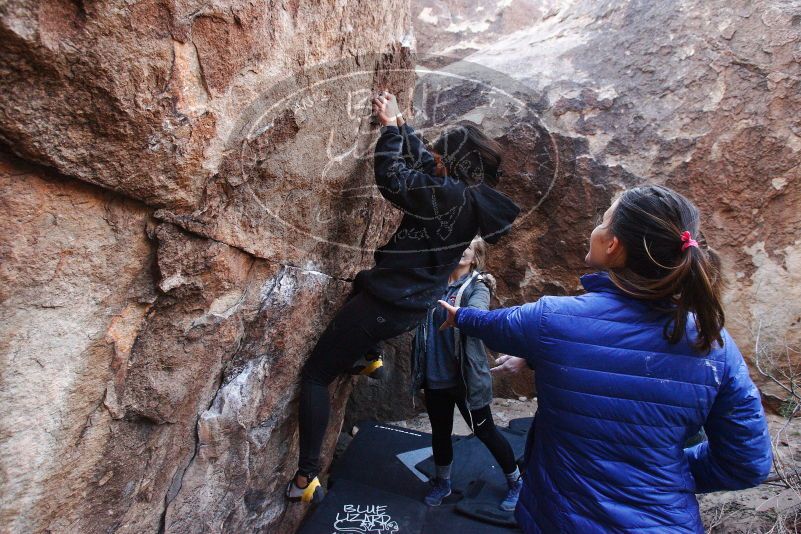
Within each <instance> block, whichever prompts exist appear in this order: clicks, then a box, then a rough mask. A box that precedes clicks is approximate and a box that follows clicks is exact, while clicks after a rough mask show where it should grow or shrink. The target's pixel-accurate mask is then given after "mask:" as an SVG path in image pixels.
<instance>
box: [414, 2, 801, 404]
mask: <svg viewBox="0 0 801 534" xmlns="http://www.w3.org/2000/svg"><path fill="white" fill-rule="evenodd" d="M412 13H414V14H415V16H414V18H413V25H414V27H415V35H416V45H417V52H418V54H419V55H420V57H419V59H418V63H420V64H424V65H428V66H429V67H431V68H432V69H433V70H435V71H437V72H439V73H440V77H441V76H442V75H443V73H448V72H454V71H458V72H470V71H474V72H479V73H481V72H484V73H485V74H486V72H489V71H493V72H495V74H494V75H493V76H494V79H495V80H499V79H500V80H504V82H502V83H500V84H498V83H496V84H494V85H501V86H503V85H504V83H505V84H507V85H509V86H513V84H512V83H511V82H509V81H508V79H509V78H511V79H513V80H514V81H516V82H519V84H520V85H519V86H516V87H515V90H516V91H519V92H515V93H514V95H515V97H517V98H519V99H520V100H524V101H526V102H527V103H528V112H529V113H530V115H531V116H532V117H533V118H532V119H531V120H528V119H525V120H518V121H516V122H512V123H508V122H506V121H504V120H503V118H504V117H505V116H508V112H507V110H505V109H503V108H502V107H500V106H498V105H497V103H495V104H491V103H490V102H489V100H488V99H487V98H486V95H487V94H490V93H492V91H490V90H487V89H486V88H484V89H475V90H470V89H469V88H470V87H471V84H470V83H463V84H462V91H463V94H462V95H461V96H460V98H458V99H456V100H457V102H455V103H450V104H447V105H443V106H442V107H441V109H440V115H441V116H443V117H447V120H453V119H454V118H470V119H473V120H476V121H477V122H479V123H480V124H482V125H483V126H485V127H487V128H489V129H490V130H492V131H494V135H495V136H496V137H497V138H498V139H502V140H503V141H504V144H505V145H506V146H507V147H508V150H507V152H506V154H505V156H506V161H507V163H506V165H505V170H506V171H507V175H506V178H505V179H504V180H506V185H505V186H504V187H507V188H509V189H510V190H514V189H515V188H519V186H520V184H521V183H525V179H521V178H520V176H523V177H526V176H531V172H532V169H531V165H532V157H531V154H535V155H539V156H537V157H535V158H534V159H535V160H537V158H539V160H540V161H541V160H542V157H541V156H542V155H543V151H542V149H541V148H533V149H532V147H531V143H533V142H535V139H542V138H543V136H544V135H548V136H550V137H551V138H552V140H553V144H554V146H555V147H556V148H555V149H553V150H552V151H551V154H559V155H560V156H561V157H560V158H559V161H558V166H557V167H558V169H557V171H556V173H557V176H556V178H555V180H554V182H553V184H552V188H551V189H550V192H549V194H548V195H547V198H546V199H544V200H542V202H541V204H539V205H538V207H537V208H536V210H535V211H534V212H533V214H532V216H531V217H529V218H528V219H525V220H524V221H523V222H521V223H520V224H519V225H518V226H517V228H516V229H515V230H514V231H513V233H512V235H511V236H510V237H509V239H507V240H506V241H505V242H504V246H502V247H496V248H495V249H493V250H492V252H491V260H490V263H491V270H492V271H493V272H494V273H495V274H496V275H497V276H498V278H499V286H500V289H499V291H498V298H499V301H500V303H504V304H514V303H520V302H524V301H528V300H533V299H536V298H538V297H539V296H541V295H546V294H549V295H554V294H555V295H559V294H571V293H575V292H577V291H580V286H579V285H578V275H579V274H581V273H582V272H586V269H585V267H584V262H583V258H584V255H585V253H586V251H587V245H588V237H589V233H590V231H591V229H592V227H593V226H594V224H595V219H596V217H597V216H598V215H599V214H600V213H602V212H603V211H604V210H605V209H606V208H607V207H608V206H609V204H610V201H611V199H612V197H613V195H614V194H615V193H616V192H617V191H619V190H622V189H624V188H626V187H630V186H632V185H637V184H645V183H656V184H665V185H667V186H669V187H672V188H674V189H676V190H678V191H680V192H682V193H684V194H686V195H687V196H689V197H690V198H691V199H692V200H693V201H694V202H695V203H696V204H697V205H698V206H699V207H700V209H701V211H702V214H703V222H704V228H705V232H706V235H707V238H708V240H709V241H710V242H711V244H712V245H713V246H714V247H715V248H716V249H717V250H718V251H719V252H720V253H721V254H722V256H723V258H724V263H725V265H726V272H725V277H726V280H727V282H728V287H727V289H726V293H725V301H726V309H727V326H728V328H729V329H730V331H731V332H732V334H733V335H734V337H735V339H736V341H737V342H738V344H739V346H740V348H741V349H742V351H743V353H744V354H746V356H747V357H748V358H752V359H753V357H754V355H755V350H754V349H755V343H756V342H757V341H758V342H759V351H758V353H759V354H760V357H761V358H762V360H763V361H765V360H767V359H776V358H784V359H785V360H786V357H787V354H789V355H790V357H791V358H793V357H795V358H797V354H798V352H797V351H796V352H794V351H793V350H792V349H793V348H794V347H795V348H796V349H797V348H798V343H799V342H801V339H799V336H801V328H799V325H800V324H801V304H800V303H801V279H799V262H801V118H800V117H801V113H800V112H801V67H800V66H799V65H800V64H801V48H800V47H801V6H799V5H798V4H797V3H793V2H780V1H760V2H746V1H742V2H711V3H710V2H700V1H689V2H681V3H679V4H676V3H671V2H647V3H641V2H622V3H621V2H618V3H599V2H590V1H578V0H577V1H569V0H563V1H547V0H546V1H541V2H530V1H523V0H510V1H508V2H497V3H493V4H492V5H491V6H490V5H487V6H485V7H484V8H481V6H478V7H477V6H474V5H473V6H470V5H467V4H466V3H463V2H458V1H443V2H436V1H427V0H419V1H416V2H413V8H412ZM524 14H525V15H524ZM426 54H429V55H430V56H429V57H425V56H426ZM441 54H446V55H450V56H454V57H452V58H450V59H443V58H442V57H440V55H441ZM480 76H482V77H486V76H488V75H486V76H485V75H480ZM490 85H493V84H492V83H491V84H490ZM481 93H484V94H483V95H482V94H481ZM472 108H475V109H472ZM532 131H536V132H537V135H535V136H534V137H531V138H526V135H532V134H531V132H532ZM522 132H526V133H525V135H521V133H522ZM552 159H553V158H552ZM546 163H547V162H546ZM551 165H552V164H551ZM546 167H547V165H546ZM540 170H546V176H547V175H548V172H550V171H548V169H547V168H541V169H540ZM536 180H540V181H542V180H543V176H539V177H538V178H536ZM518 192H519V193H523V194H522V196H519V197H518V198H519V199H521V200H524V201H525V199H530V200H529V201H528V205H537V204H538V203H539V201H540V200H541V199H540V197H539V196H535V197H533V198H530V197H529V194H528V193H524V192H522V191H518ZM788 345H789V347H790V350H789V351H785V347H787V346H788ZM756 375H757V373H756V372H755V376H756ZM528 380H529V378H528V377H526V378H524V379H523V380H522V381H515V382H513V385H514V387H513V389H514V390H515V391H517V392H521V391H524V390H526V385H525V383H526V382H528ZM760 380H761V377H760ZM761 383H762V385H763V387H764V389H763V391H764V392H765V393H766V394H777V395H779V396H781V391H779V390H776V389H774V388H772V387H771V386H770V384H769V381H764V380H761ZM507 385H508V383H507ZM496 386H501V385H500V384H496ZM503 387H505V386H503Z"/></svg>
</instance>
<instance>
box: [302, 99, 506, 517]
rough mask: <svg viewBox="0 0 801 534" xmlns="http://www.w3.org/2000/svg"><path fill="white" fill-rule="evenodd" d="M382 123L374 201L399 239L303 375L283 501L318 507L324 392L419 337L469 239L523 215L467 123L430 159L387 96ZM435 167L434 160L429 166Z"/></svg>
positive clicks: (493, 237) (358, 285) (489, 142)
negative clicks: (368, 358) (381, 204)
mask: <svg viewBox="0 0 801 534" xmlns="http://www.w3.org/2000/svg"><path fill="white" fill-rule="evenodd" d="M372 105H373V112H374V114H375V115H376V116H377V117H378V119H379V121H380V122H381V125H382V126H381V135H380V137H379V139H378V142H377V143H376V148H375V160H374V164H375V180H376V184H377V185H378V189H379V191H380V193H381V195H382V196H383V197H384V198H386V199H387V200H388V201H389V202H391V203H392V204H393V205H394V206H395V207H396V208H398V209H400V210H402V211H403V213H404V214H403V218H402V220H401V223H400V225H399V226H398V229H397V230H396V231H395V233H394V234H393V235H392V237H391V238H390V239H389V241H388V242H387V243H386V244H385V245H384V246H382V247H380V248H379V249H378V250H376V252H375V266H374V267H372V268H371V269H367V270H365V271H361V272H360V273H359V274H358V275H357V276H356V280H355V281H354V293H353V294H352V296H351V298H349V299H348V301H347V302H346V303H345V304H344V305H343V307H342V308H341V309H340V310H339V311H338V312H337V314H336V316H335V317H334V318H333V319H332V320H331V322H330V323H329V324H328V326H327V327H326V329H325V331H324V332H323V334H322V336H321V337H320V338H319V340H318V341H317V344H316V346H315V347H314V349H313V350H312V353H311V356H310V357H309V359H308V360H307V362H306V364H305V365H304V367H303V370H302V372H301V390H300V408H299V414H298V417H299V432H300V458H299V461H298V470H297V473H296V474H295V477H294V478H293V479H292V480H291V481H290V482H289V484H288V485H287V490H286V495H287V497H288V498H289V499H290V500H294V501H305V502H310V501H317V500H319V499H321V498H322V496H323V490H322V487H321V485H320V481H319V479H318V478H317V475H318V474H319V471H320V449H321V446H322V442H323V437H324V436H325V431H326V427H327V426H328V417H329V411H330V400H329V393H328V386H329V384H331V382H333V381H334V379H335V378H336V377H337V376H339V375H340V374H342V373H345V372H348V371H349V370H350V369H351V368H353V366H354V364H355V363H357V361H358V360H360V359H361V358H362V357H363V356H364V354H366V353H367V352H368V351H369V350H370V348H371V347H374V346H375V345H376V344H377V343H378V342H379V341H381V340H384V339H389V338H391V337H395V336H397V335H399V334H402V333H403V332H406V331H409V330H411V329H413V328H415V327H416V325H417V323H418V322H419V321H420V320H422V319H423V318H424V317H425V315H426V310H427V309H428V308H429V306H431V305H432V304H434V303H435V302H436V300H437V299H438V298H439V297H440V296H441V295H442V293H443V292H444V291H445V288H446V287H447V284H448V276H449V274H450V273H451V271H452V270H453V269H454V267H455V266H456V265H457V264H458V263H459V260H460V258H461V256H462V251H464V249H465V248H466V247H467V246H468V245H469V244H470V242H471V241H472V239H473V238H474V237H475V236H476V235H481V236H482V237H483V238H484V240H485V241H487V242H488V243H491V244H492V243H496V242H497V241H498V239H500V237H501V236H503V235H504V234H506V233H507V232H508V231H509V230H510V228H511V226H512V223H513V222H514V220H515V218H516V217H517V215H518V213H519V212H520V210H519V208H518V207H517V206H516V205H515V203H514V202H512V200H511V199H509V198H508V197H506V196H505V195H503V194H502V193H500V192H498V191H496V190H495V189H494V186H495V185H497V183H498V180H499V178H500V172H499V167H500V163H501V146H500V145H499V144H498V143H497V142H496V141H494V140H493V139H490V138H489V137H488V136H487V135H485V134H484V133H483V132H482V131H481V129H480V128H479V127H478V126H477V125H476V124H474V123H471V122H468V121H464V122H460V123H458V124H456V125H454V126H452V127H449V128H448V129H446V131H445V132H443V133H442V135H441V136H440V137H439V138H438V139H437V140H436V141H435V142H434V144H433V146H432V149H433V152H434V154H432V153H431V152H429V151H428V150H427V149H426V148H425V147H424V146H423V143H422V141H421V140H420V138H419V137H418V135H417V134H416V133H415V131H414V129H413V128H412V127H411V126H410V125H409V124H408V123H406V121H405V120H404V119H403V116H402V114H401V113H400V110H399V108H398V105H397V99H396V97H395V96H394V95H392V94H390V93H388V92H386V91H383V92H381V93H380V94H379V95H378V96H376V97H375V98H374V99H373V101H372ZM435 158H436V159H435Z"/></svg>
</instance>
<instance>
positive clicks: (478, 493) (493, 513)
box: [456, 480, 517, 527]
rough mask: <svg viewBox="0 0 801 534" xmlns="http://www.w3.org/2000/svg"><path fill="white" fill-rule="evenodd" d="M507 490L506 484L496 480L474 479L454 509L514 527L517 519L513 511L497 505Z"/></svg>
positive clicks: (497, 523)
mask: <svg viewBox="0 0 801 534" xmlns="http://www.w3.org/2000/svg"><path fill="white" fill-rule="evenodd" d="M507 491H508V489H507V485H506V484H505V483H499V482H498V481H497V480H475V481H473V482H471V483H470V485H469V486H468V487H467V490H466V491H465V495H464V498H463V499H462V500H461V501H459V502H458V503H457V504H456V510H457V511H458V512H460V513H462V514H465V515H467V516H468V517H473V518H475V519H479V520H481V521H485V522H487V523H492V524H495V525H498V526H504V527H515V526H517V521H516V520H515V514H514V512H506V511H504V510H501V509H500V507H499V505H500V503H501V501H502V500H503V499H504V498H505V497H506V493H507Z"/></svg>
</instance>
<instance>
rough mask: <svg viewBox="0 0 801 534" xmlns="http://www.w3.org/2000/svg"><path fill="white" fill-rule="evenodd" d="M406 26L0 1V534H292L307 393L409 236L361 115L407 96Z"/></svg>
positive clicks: (164, 1)
mask: <svg viewBox="0 0 801 534" xmlns="http://www.w3.org/2000/svg"><path fill="white" fill-rule="evenodd" d="M409 30H410V27H409V14H408V5H407V4H405V3H404V2H394V1H391V2H385V3H383V4H381V5H380V6H376V5H374V4H364V3H361V4H359V3H355V2H344V3H343V2H340V3H337V4H325V5H319V6H315V7H314V8H308V7H303V6H301V5H300V4H298V3H297V2H272V1H255V2H252V1H247V2H245V1H230V2H212V3H201V2H194V1H182V0H146V1H142V2H135V3H122V4H120V3H119V2H83V1H81V0H47V1H44V2H38V1H37V2H33V1H25V0H21V1H17V2H13V3H4V4H2V6H0V43H2V44H0V148H1V149H2V151H1V153H2V159H1V160H0V180H1V183H2V186H1V187H0V191H2V194H1V196H0V204H2V208H3V210H2V211H3V215H2V218H0V225H2V237H0V255H1V256H2V260H0V276H2V284H0V308H1V309H2V313H3V321H2V326H0V328H1V329H2V336H0V338H1V340H0V359H2V370H1V371H0V396H1V397H0V398H2V401H3V403H4V415H3V418H2V421H1V422H0V455H1V456H2V458H3V459H2V472H3V476H2V478H0V493H2V495H3V499H2V504H0V524H2V525H3V527H2V530H3V531H9V532H45V531H51V532H109V531H114V532H156V531H159V530H163V531H166V532H201V531H203V532H292V531H293V530H294V529H295V527H296V525H297V524H298V522H299V521H300V519H301V518H302V513H303V510H304V508H303V507H301V506H287V504H286V503H285V500H284V498H283V491H284V485H285V483H286V481H287V480H288V479H289V478H290V477H291V475H292V473H293V472H294V469H295V467H296V465H295V464H296V460H297V429H296V425H295V417H296V409H297V408H296V389H297V377H298V373H299V369H300V366H301V365H302V363H303V361H304V360H305V358H306V356H307V355H308V353H309V351H310V349H311V347H312V344H313V343H314V341H315V340H316V338H317V336H318V335H319V333H320V332H321V330H322V328H323V327H324V326H325V324H326V322H327V320H328V319H329V318H330V317H331V315H332V313H333V312H334V311H335V309H336V308H337V306H338V305H340V304H341V302H342V300H343V299H344V297H345V295H346V293H347V291H348V290H349V289H350V283H349V282H350V279H351V278H352V276H353V275H354V274H355V273H356V272H357V271H358V270H359V269H361V268H364V267H367V266H369V265H370V264H371V262H372V256H371V252H372V249H373V248H374V247H375V246H376V245H379V244H381V243H383V241H384V240H385V239H386V237H387V233H388V232H390V231H391V230H392V229H393V228H394V224H395V222H396V221H397V219H398V215H399V214H398V213H397V212H396V211H395V210H392V209H390V208H389V205H388V204H387V203H386V202H384V201H383V200H382V199H381V198H380V196H379V195H378V194H377V192H376V191H375V190H374V186H372V181H373V176H372V165H371V157H370V156H371V151H372V146H373V143H374V142H375V139H376V138H377V130H376V127H375V125H372V124H370V120H369V113H370V107H369V98H368V97H369V95H370V94H371V92H372V90H373V89H374V88H377V87H378V86H380V85H385V84H391V85H392V86H402V85H408V84H409V83H410V82H411V81H412V79H413V76H412V75H411V74H410V73H405V72H404V70H403V69H404V67H408V66H409V65H410V63H409V59H410V56H409V49H408V47H407V46H406V45H408V41H409V37H408V35H407V33H408V32H409ZM393 69H395V70H394V71H393ZM337 76H339V77H337ZM331 78H334V79H335V83H326V82H327V81H328V80H329V79H331ZM350 383H351V381H350V380H343V381H341V382H339V383H337V384H336V386H334V387H332V396H333V399H334V409H333V411H332V425H331V430H330V433H329V435H328V438H327V441H326V444H325V450H326V457H328V458H330V456H331V454H330V453H331V450H332V448H333V446H334V443H335V440H336V436H337V435H338V433H339V426H340V424H341V421H342V417H343V413H344V405H345V401H346V399H347V398H348V394H349V391H350Z"/></svg>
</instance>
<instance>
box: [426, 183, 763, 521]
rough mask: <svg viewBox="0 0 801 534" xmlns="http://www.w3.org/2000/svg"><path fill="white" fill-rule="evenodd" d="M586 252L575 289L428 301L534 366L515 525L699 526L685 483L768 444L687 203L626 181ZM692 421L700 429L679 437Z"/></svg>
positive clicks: (743, 478)
mask: <svg viewBox="0 0 801 534" xmlns="http://www.w3.org/2000/svg"><path fill="white" fill-rule="evenodd" d="M696 239H697V240H698V241H696ZM586 262H587V264H588V265H589V266H591V267H594V268H597V269H599V270H600V272H598V273H595V274H589V275H585V276H583V277H582V279H581V281H582V284H583V285H584V288H585V289H586V293H585V294H583V295H580V296H576V297H543V298H541V299H540V300H538V301H537V302H534V303H530V304H525V305H523V306H516V307H512V308H504V309H498V310H494V311H484V310H478V309H475V308H455V307H453V306H450V305H448V304H447V303H445V302H440V304H441V305H442V306H443V307H445V308H446V309H447V310H448V319H447V320H446V322H445V323H444V324H443V327H448V326H454V325H455V326H457V327H458V328H459V329H461V331H462V332H464V333H465V334H466V335H469V336H475V337H478V338H481V339H482V340H484V342H485V343H486V344H487V346H488V347H490V348H492V349H494V350H497V351H500V352H505V353H507V354H510V355H512V356H516V357H512V358H508V359H506V361H505V362H504V363H503V366H504V367H506V368H514V367H515V366H519V365H520V364H521V363H522V362H523V361H525V363H527V364H528V365H529V366H530V367H532V368H533V369H534V370H535V381H536V387H537V393H538V401H539V403H538V410H537V414H536V417H535V422H534V423H533V427H532V432H531V433H530V443H529V447H527V449H528V450H527V453H526V466H527V469H526V471H525V474H524V484H523V489H522V492H521V495H520V500H519V502H518V505H517V509H516V511H515V514H516V516H517V519H518V522H519V523H520V525H521V527H522V528H523V530H524V532H526V533H540V532H542V533H547V534H549V533H552V532H580V533H588V532H634V531H636V532H659V533H663V532H671V533H673V532H687V533H690V532H692V533H703V532H704V526H703V524H702V521H701V516H700V514H699V509H698V502H697V501H696V498H695V493H703V492H710V491H721V490H737V489H743V488H748V487H751V486H755V485H757V484H759V483H760V482H762V481H763V480H764V479H765V478H766V477H767V475H768V473H769V471H770V467H771V463H772V455H771V447H770V438H769V435H768V428H767V424H766V421H765V415H764V412H763V410H762V405H761V402H760V397H759V392H758V391H757V389H756V387H755V386H754V384H753V382H752V381H751V378H750V377H749V375H748V368H747V367H746V365H745V362H744V361H743V357H742V355H741V354H740V351H739V350H738V349H737V345H736V344H735V343H734V341H733V340H732V338H731V337H730V335H729V334H728V332H727V331H726V330H725V329H724V328H723V324H724V313H723V307H722V304H721V300H720V294H721V286H722V279H721V271H720V261H719V259H718V256H717V255H716V254H715V253H714V251H713V250H712V249H710V248H709V247H708V246H707V245H706V243H705V242H704V240H703V238H702V237H701V233H700V221H699V214H698V209H697V208H696V207H695V206H694V205H693V204H692V203H691V202H690V201H688V200H687V199H686V198H684V197H683V196H681V195H679V194H678V193H676V192H674V191H672V190H670V189H667V188H665V187H659V186H648V187H637V188H634V189H630V190H628V191H625V192H624V193H623V194H622V195H621V196H620V197H619V198H618V199H617V200H616V201H615V202H614V203H613V204H612V206H611V207H610V208H609V209H608V210H607V211H606V213H604V217H603V221H602V222H601V224H599V225H598V226H597V227H596V228H595V229H594V230H593V231H592V235H591V237H590V250H589V252H588V253H587V258H586ZM517 357H522V358H524V359H525V360H521V359H520V358H517ZM702 427H703V429H704V430H705V431H706V435H707V437H708V440H707V441H704V442H702V443H701V444H699V445H696V446H693V447H690V448H684V444H685V443H686V442H687V439H688V438H690V437H691V436H694V435H695V434H697V433H698V432H699V430H700V429H701V428H702Z"/></svg>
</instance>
